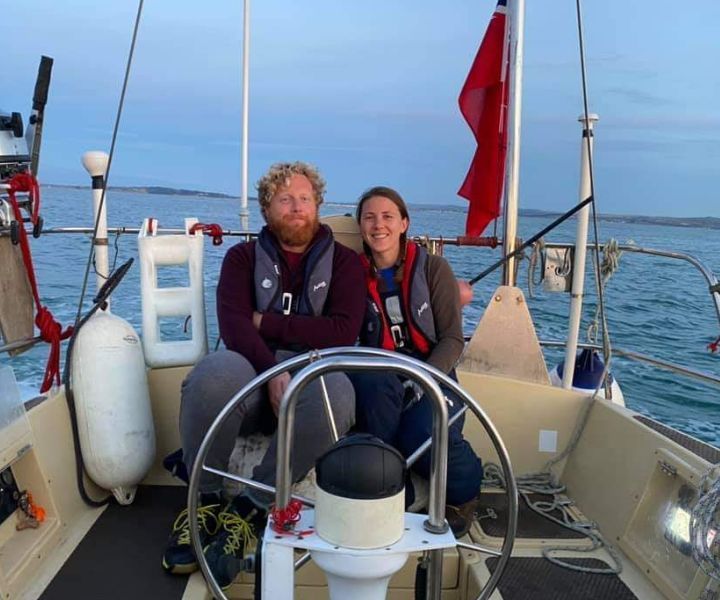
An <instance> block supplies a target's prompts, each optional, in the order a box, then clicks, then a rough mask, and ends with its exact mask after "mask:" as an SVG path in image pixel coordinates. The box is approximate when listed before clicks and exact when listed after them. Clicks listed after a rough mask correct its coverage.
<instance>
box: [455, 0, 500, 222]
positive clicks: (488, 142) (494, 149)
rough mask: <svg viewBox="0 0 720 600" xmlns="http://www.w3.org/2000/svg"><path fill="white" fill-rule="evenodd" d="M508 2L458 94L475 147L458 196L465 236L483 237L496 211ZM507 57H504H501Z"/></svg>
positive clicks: (490, 27)
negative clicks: (464, 203)
mask: <svg viewBox="0 0 720 600" xmlns="http://www.w3.org/2000/svg"><path fill="white" fill-rule="evenodd" d="M505 12H506V0H499V2H498V4H497V7H496V9H495V12H494V13H493V16H492V19H491V20H490V24H489V25H488V28H487V31H486V32H485V37H484V38H483V41H482V44H480V49H479V50H478V53H477V55H476V56H475V60H474V62H473V64H472V67H471V68H470V73H469V74H468V76H467V80H466V81H465V85H464V86H463V89H462V91H461V92H460V98H459V104H460V112H461V113H462V114H463V117H465V120H466V121H467V124H468V125H469V126H470V129H472V132H473V134H474V135H475V141H476V142H477V150H476V151H475V156H474V157H473V161H472V164H471V165H470V170H469V171H468V174H467V175H466V177H465V181H464V182H463V184H462V187H461V188H460V190H459V191H458V194H459V195H460V196H462V197H463V198H467V199H468V200H469V201H470V207H469V208H468V215H467V222H466V224H465V233H466V235H481V234H482V232H483V230H484V229H485V227H487V225H488V223H490V221H492V220H493V219H495V218H496V217H497V216H498V215H499V214H500V197H501V196H502V191H503V183H504V180H505V155H506V152H507V101H508V88H509V81H508V78H507V74H508V71H507V69H508V61H507V57H506V55H505V53H504V50H505V47H506V38H505V18H506V17H505ZM503 59H505V60H503Z"/></svg>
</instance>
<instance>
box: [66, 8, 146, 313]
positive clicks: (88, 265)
mask: <svg viewBox="0 0 720 600" xmlns="http://www.w3.org/2000/svg"><path fill="white" fill-rule="evenodd" d="M143 3H144V0H138V9H137V15H136V16H135V26H134V27H133V34H132V40H131V41H130V50H129V52H128V59H127V64H126V65H125V77H124V78H123V86H122V91H121V92H120V101H119V102H118V108H117V113H116V115H115V126H114V127H113V132H112V139H111V141H110V152H109V155H108V164H107V169H106V170H105V176H104V177H103V188H102V194H101V195H100V203H99V206H98V210H97V216H96V217H95V226H94V227H93V233H92V240H91V242H90V252H89V254H88V259H87V263H86V265H85V275H84V276H83V283H82V290H81V292H80V299H79V301H78V307H77V313H76V315H75V326H76V327H77V324H78V323H79V322H80V317H81V315H82V306H83V302H84V301H85V294H86V293H87V285H88V279H89V277H90V268H91V266H92V264H93V258H94V255H95V240H96V239H97V232H98V227H99V226H100V215H101V214H102V209H103V206H104V205H105V195H106V194H107V188H108V179H109V175H110V167H111V166H112V160H113V155H114V154H115V143H116V141H117V134H118V130H119V128H120V118H121V117H122V112H123V106H124V104H125V94H126V92H127V85H128V81H129V79H130V68H131V66H132V60H133V55H134V54H135V44H136V42H137V33H138V29H139V28H140V19H141V17H142V9H143ZM111 274H112V273H109V274H108V276H109V275H111Z"/></svg>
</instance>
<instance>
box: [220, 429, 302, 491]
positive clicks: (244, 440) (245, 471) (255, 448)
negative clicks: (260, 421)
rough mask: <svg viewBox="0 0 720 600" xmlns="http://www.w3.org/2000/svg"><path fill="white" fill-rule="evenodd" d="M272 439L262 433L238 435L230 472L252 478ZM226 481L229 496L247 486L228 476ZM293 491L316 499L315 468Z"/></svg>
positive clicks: (229, 464)
mask: <svg viewBox="0 0 720 600" xmlns="http://www.w3.org/2000/svg"><path fill="white" fill-rule="evenodd" d="M270 440H271V437H270V436H268V435H263V434H262V433H254V434H252V435H249V436H247V437H242V436H241V437H238V438H237V440H235V448H233V451H232V454H231V455H230V460H229V461H228V472H229V473H232V474H233V475H239V476H240V477H246V478H248V479H250V478H252V472H253V469H254V468H255V467H256V466H257V465H259V464H260V461H261V460H262V457H263V456H264V455H265V452H267V449H268V448H269V447H270ZM224 482H225V483H224V485H225V492H226V494H228V495H229V496H235V495H237V494H239V493H240V492H241V491H242V490H243V488H244V487H245V486H244V485H243V484H242V483H238V482H236V481H232V480H230V479H227V478H226V479H225V480H224ZM293 492H294V493H296V494H299V495H301V496H304V497H305V498H309V499H310V500H315V469H311V470H310V472H309V473H308V474H307V475H306V476H305V477H304V478H303V479H302V480H301V481H299V482H298V483H296V484H295V485H293Z"/></svg>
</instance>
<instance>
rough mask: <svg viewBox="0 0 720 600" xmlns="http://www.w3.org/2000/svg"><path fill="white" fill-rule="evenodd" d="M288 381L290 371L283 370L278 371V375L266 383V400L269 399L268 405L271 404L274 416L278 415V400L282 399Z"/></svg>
mask: <svg viewBox="0 0 720 600" xmlns="http://www.w3.org/2000/svg"><path fill="white" fill-rule="evenodd" d="M289 383H290V373H288V372H287V371H285V373H280V375H276V376H275V377H273V378H272V379H271V380H270V381H268V383H267V387H268V400H270V406H272V409H273V412H274V413H275V416H276V417H277V415H278V410H280V400H281V399H282V397H283V394H284V393H285V390H286V389H287V386H288V384H289Z"/></svg>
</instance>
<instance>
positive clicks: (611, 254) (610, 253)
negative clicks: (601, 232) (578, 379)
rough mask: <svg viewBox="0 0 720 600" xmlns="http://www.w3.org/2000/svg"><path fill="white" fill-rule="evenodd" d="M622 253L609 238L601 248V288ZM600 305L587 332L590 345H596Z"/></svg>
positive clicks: (614, 268) (611, 274) (614, 241)
mask: <svg viewBox="0 0 720 600" xmlns="http://www.w3.org/2000/svg"><path fill="white" fill-rule="evenodd" d="M622 254H623V252H622V250H620V248H619V245H618V241H617V240H616V239H614V238H610V239H609V240H608V241H607V242H605V245H604V246H603V259H602V262H601V263H600V278H601V280H602V285H603V287H604V286H605V285H606V284H607V282H608V281H609V280H610V278H611V277H612V276H613V275H614V274H615V271H617V269H618V267H619V266H620V257H621V256H622ZM600 310H601V309H600V305H599V304H598V307H597V308H596V309H595V316H594V317H593V320H592V322H591V323H590V326H589V327H588V330H587V339H588V341H589V342H590V343H591V344H594V343H596V340H597V335H598V332H599V330H600V316H601V315H600Z"/></svg>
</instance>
